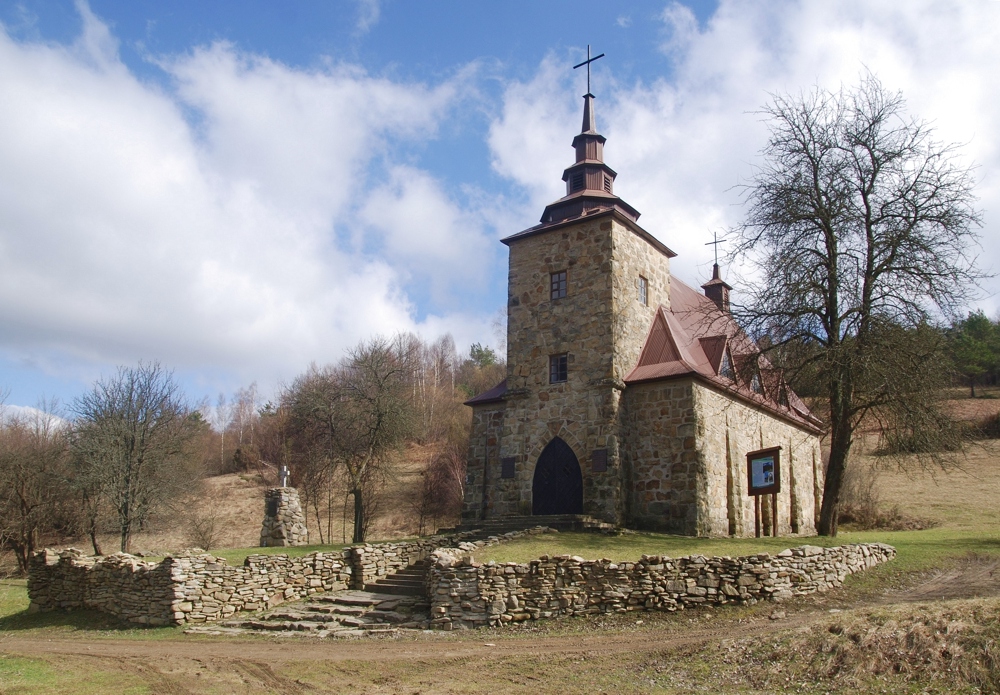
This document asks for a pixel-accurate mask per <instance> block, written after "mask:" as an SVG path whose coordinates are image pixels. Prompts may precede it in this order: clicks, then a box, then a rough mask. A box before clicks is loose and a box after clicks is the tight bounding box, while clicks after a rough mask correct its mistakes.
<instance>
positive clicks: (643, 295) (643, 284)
mask: <svg viewBox="0 0 1000 695" xmlns="http://www.w3.org/2000/svg"><path fill="white" fill-rule="evenodd" d="M636 287H637V288H638V289H639V303H640V304H642V305H643V306H649V281H648V280H646V278H644V277H643V276H641V275H640V276H639V282H637V283H636Z"/></svg>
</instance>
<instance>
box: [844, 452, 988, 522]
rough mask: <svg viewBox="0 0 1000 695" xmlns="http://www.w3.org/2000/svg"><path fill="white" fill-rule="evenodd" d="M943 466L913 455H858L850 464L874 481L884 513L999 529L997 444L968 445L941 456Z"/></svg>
mask: <svg viewBox="0 0 1000 695" xmlns="http://www.w3.org/2000/svg"><path fill="white" fill-rule="evenodd" d="M943 461H944V463H945V465H946V467H945V468H941V467H938V466H935V465H933V464H928V463H927V462H926V461H924V460H922V459H921V458H920V457H918V456H907V457H904V458H902V459H900V460H899V461H898V462H897V461H889V460H886V459H884V458H882V457H876V456H870V455H862V456H860V457H859V458H857V459H855V460H854V461H853V462H852V465H855V466H859V467H864V468H867V469H868V470H869V471H872V472H873V474H874V475H876V476H877V480H878V482H877V485H878V488H879V497H880V500H881V503H882V506H883V508H884V509H892V508H896V509H898V510H899V512H900V514H901V515H903V516H905V517H910V518H914V519H929V520H931V521H933V522H935V523H936V524H939V525H942V526H945V527H947V528H951V529H955V530H963V531H975V530H986V529H991V530H995V529H997V528H1000V441H996V440H988V441H983V442H977V443H974V444H971V445H969V447H968V448H967V450H966V451H965V452H956V453H951V454H945V455H943Z"/></svg>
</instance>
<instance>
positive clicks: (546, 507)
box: [531, 437, 583, 516]
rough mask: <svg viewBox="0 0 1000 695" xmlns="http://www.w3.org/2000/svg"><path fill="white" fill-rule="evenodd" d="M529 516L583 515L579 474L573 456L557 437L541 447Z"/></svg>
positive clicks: (532, 488) (532, 486)
mask: <svg viewBox="0 0 1000 695" xmlns="http://www.w3.org/2000/svg"><path fill="white" fill-rule="evenodd" d="M531 513H532V514H533V515H535V516H539V515H546V514H583V471H581V470H580V462H579V460H577V458H576V454H574V453H573V450H572V449H571V448H570V446H569V444H567V443H566V442H565V441H563V439H562V438H560V437H555V438H553V439H552V441H550V442H549V443H548V444H546V445H545V448H544V449H542V453H541V455H539V457H538V463H536V464H535V475H534V478H533V480H532V484H531Z"/></svg>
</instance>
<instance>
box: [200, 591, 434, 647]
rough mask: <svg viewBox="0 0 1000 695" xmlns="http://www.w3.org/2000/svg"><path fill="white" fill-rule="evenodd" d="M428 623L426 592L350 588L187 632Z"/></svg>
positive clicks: (381, 628) (345, 633)
mask: <svg viewBox="0 0 1000 695" xmlns="http://www.w3.org/2000/svg"><path fill="white" fill-rule="evenodd" d="M429 625H430V603H428V601H427V599H426V598H424V597H423V596H422V595H421V596H413V595H403V594H389V593H385V592H379V593H376V592H370V591H355V590H351V591H337V592H333V593H330V594H323V595H319V596H312V597H310V598H309V599H308V600H307V601H299V602H296V603H288V604H284V605H282V606H279V607H278V608H274V609H272V610H270V611H266V612H265V613H263V614H260V615H255V616H251V617H247V618H239V619H232V620H224V621H222V622H220V623H218V624H214V625H199V626H193V627H189V628H188V629H187V630H185V632H187V633H191V634H211V635H223V634H270V635H293V634H297V635H308V636H311V637H332V638H347V637H365V636H369V637H374V636H386V635H393V634H398V633H400V632H401V631H407V630H426V629H428V627H429Z"/></svg>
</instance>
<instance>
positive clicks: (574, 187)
mask: <svg viewBox="0 0 1000 695" xmlns="http://www.w3.org/2000/svg"><path fill="white" fill-rule="evenodd" d="M569 184H570V185H569V187H570V192H573V191H582V190H583V174H573V177H572V178H571V179H570V182H569Z"/></svg>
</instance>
